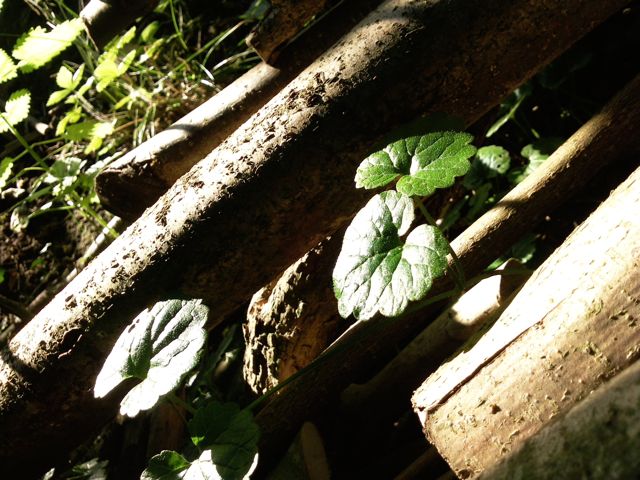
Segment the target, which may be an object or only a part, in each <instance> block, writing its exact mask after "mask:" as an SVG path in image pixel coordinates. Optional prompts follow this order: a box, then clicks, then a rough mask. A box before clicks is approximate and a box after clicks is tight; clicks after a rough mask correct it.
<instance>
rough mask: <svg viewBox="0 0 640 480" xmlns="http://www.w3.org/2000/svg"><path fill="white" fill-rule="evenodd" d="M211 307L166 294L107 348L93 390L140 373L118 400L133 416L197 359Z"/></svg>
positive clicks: (108, 387) (175, 382) (98, 391)
mask: <svg viewBox="0 0 640 480" xmlns="http://www.w3.org/2000/svg"><path fill="white" fill-rule="evenodd" d="M208 310H209V309H208V308H207V307H206V306H204V305H202V303H201V301H200V300H167V301H164V302H158V303H156V304H155V305H154V306H153V308H151V309H150V310H149V309H148V310H145V311H144V312H142V313H141V314H140V315H138V317H136V319H135V320H134V321H133V323H132V324H131V325H130V326H129V327H128V328H127V329H126V330H125V331H124V332H123V333H122V335H121V336H120V338H119V339H118V341H117V342H116V344H115V346H114V347H113V350H112V351H111V353H110V354H109V357H108V358H107V360H106V362H105V364H104V366H103V367H102V370H101V372H100V374H99V375H98V378H97V379H96V386H95V388H94V393H95V396H96V397H98V398H99V397H104V396H105V395H106V394H107V393H109V392H110V391H111V390H112V389H113V388H115V387H116V386H118V385H119V384H120V383H121V382H122V381H123V380H125V379H127V378H139V379H141V380H142V382H141V383H139V384H138V385H136V386H135V387H134V388H133V389H131V391H130V392H129V393H128V394H127V395H126V396H125V398H124V399H123V400H122V402H121V404H120V412H121V413H122V414H123V415H128V416H130V417H133V416H135V415H136V414H137V413H138V412H139V411H141V410H148V409H149V408H151V407H153V406H154V405H155V404H156V402H157V401H158V399H159V398H160V397H161V396H162V395H165V394H167V393H169V392H170V391H172V390H173V389H175V388H177V387H178V386H179V385H180V383H181V382H182V380H183V379H184V378H185V377H186V375H187V374H188V373H189V371H190V370H191V369H192V368H193V367H194V366H195V365H196V364H197V363H198V360H199V359H200V354H201V351H202V347H203V345H204V342H205V339H206V332H205V330H204V328H203V327H204V324H205V323H206V321H207V312H208Z"/></svg>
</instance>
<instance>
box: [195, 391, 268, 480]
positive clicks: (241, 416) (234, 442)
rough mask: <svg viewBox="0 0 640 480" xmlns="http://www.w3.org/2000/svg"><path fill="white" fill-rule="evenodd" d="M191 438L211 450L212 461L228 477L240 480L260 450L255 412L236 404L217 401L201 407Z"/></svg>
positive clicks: (231, 479) (228, 479)
mask: <svg viewBox="0 0 640 480" xmlns="http://www.w3.org/2000/svg"><path fill="white" fill-rule="evenodd" d="M189 432H190V434H191V440H192V441H193V443H194V444H195V445H197V446H198V447H200V448H210V449H211V460H212V462H213V463H214V464H215V466H216V467H215V468H216V470H217V472H218V473H219V474H220V476H221V477H222V478H224V479H225V480H240V479H242V478H244V477H245V475H247V472H249V470H250V468H251V466H252V464H253V462H254V458H255V456H256V454H257V452H258V437H259V436H260V430H259V429H258V426H257V425H256V423H255V421H254V420H253V416H252V415H251V412H249V411H248V410H240V407H238V405H236V404H235V403H220V402H213V403H211V404H209V405H207V406H206V407H205V408H201V409H198V411H197V412H196V414H195V415H194V417H193V419H191V421H190V422H189Z"/></svg>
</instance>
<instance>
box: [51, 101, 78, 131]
mask: <svg viewBox="0 0 640 480" xmlns="http://www.w3.org/2000/svg"><path fill="white" fill-rule="evenodd" d="M81 117H82V109H81V108H80V107H75V108H72V109H71V110H69V111H68V112H67V113H66V114H65V116H64V117H62V119H61V120H60V121H59V122H58V126H57V127H56V135H64V134H65V133H66V131H67V126H68V125H69V124H73V123H76V122H78V121H79V120H80V118H81Z"/></svg>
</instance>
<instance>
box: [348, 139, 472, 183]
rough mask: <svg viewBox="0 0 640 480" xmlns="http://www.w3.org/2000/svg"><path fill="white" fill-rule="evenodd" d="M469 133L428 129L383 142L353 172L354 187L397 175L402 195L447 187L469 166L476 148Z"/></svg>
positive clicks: (386, 181) (381, 181)
mask: <svg viewBox="0 0 640 480" xmlns="http://www.w3.org/2000/svg"><path fill="white" fill-rule="evenodd" d="M472 140H473V137H472V136H471V135H469V134H468V133H460V132H448V131H447V132H431V133H427V134H426V135H422V136H415V137H409V138H405V139H402V140H398V141H396V142H393V143H391V144H389V145H387V146H386V147H385V148H384V149H383V150H381V151H378V152H375V153H373V154H372V155H370V156H368V157H367V158H365V159H364V161H363V162H362V163H361V164H360V166H359V167H358V170H357V172H356V187H364V188H377V187H382V186H384V185H387V184H388V183H390V182H392V181H394V180H395V179H396V178H400V180H399V181H398V183H397V185H396V188H397V190H398V191H399V192H401V193H404V194H405V195H421V196H426V195H431V194H432V193H433V192H434V191H435V190H436V189H438V188H445V187H450V186H451V185H453V182H454V179H455V177H457V176H460V175H464V174H465V173H466V172H467V170H468V169H469V165H470V164H469V160H468V159H469V158H470V157H472V156H473V154H474V153H475V152H476V149H475V147H473V146H472V145H469V143H471V141H472Z"/></svg>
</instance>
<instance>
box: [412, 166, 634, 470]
mask: <svg viewBox="0 0 640 480" xmlns="http://www.w3.org/2000/svg"><path fill="white" fill-rule="evenodd" d="M639 207H640V169H638V170H636V171H635V172H634V173H633V174H632V175H631V176H630V177H629V178H628V179H627V180H626V181H625V182H623V183H622V184H621V185H620V186H619V187H618V188H617V189H616V190H615V191H614V193H613V194H612V195H611V196H610V197H609V198H608V199H607V200H606V201H605V202H604V203H603V204H602V205H601V206H600V207H598V209H597V210H596V211H595V212H594V213H593V214H591V216H590V217H589V218H588V219H587V220H586V221H585V222H583V223H582V225H581V226H580V227H578V228H577V229H576V230H575V231H574V232H573V233H572V234H571V235H570V236H569V237H568V238H567V240H566V241H565V242H564V243H563V244H562V246H561V247H560V248H558V249H557V250H556V251H555V252H554V253H553V254H552V255H551V256H550V257H549V258H548V259H547V261H545V263H544V264H543V265H542V266H541V267H540V268H539V269H538V270H536V272H535V273H534V275H533V276H532V277H531V279H530V280H529V281H528V282H527V283H526V284H525V286H524V287H523V288H522V290H521V291H520V293H518V295H517V296H516V298H515V299H514V301H513V302H512V303H511V305H510V306H509V307H508V308H507V309H506V310H505V312H504V313H503V314H502V315H501V317H500V318H499V320H498V321H497V322H496V324H495V325H494V326H493V327H492V328H491V329H490V330H489V331H488V332H487V333H486V334H485V335H484V336H483V337H482V338H481V339H480V340H478V341H477V343H476V344H475V345H473V346H472V343H469V344H466V345H464V346H463V347H462V350H463V351H462V352H461V353H460V354H458V355H457V356H456V357H455V358H454V359H453V360H451V361H450V362H449V363H447V364H445V365H443V366H442V367H440V368H439V369H438V370H437V371H436V372H435V373H434V374H433V375H431V376H430V377H429V379H428V380H427V381H425V382H424V383H423V385H422V386H421V387H420V389H419V390H418V391H416V393H415V395H414V399H413V402H414V409H415V411H416V412H417V413H418V415H419V416H420V420H421V422H422V424H423V425H424V428H425V433H426V434H427V436H428V438H429V441H430V442H431V443H432V444H433V445H434V446H435V447H436V448H437V449H438V450H439V451H440V453H441V455H442V456H443V457H444V458H445V459H446V460H447V462H448V463H449V464H450V465H451V467H452V469H453V470H454V471H455V472H456V474H457V475H458V476H459V477H461V478H471V477H474V476H476V475H478V474H479V473H480V472H482V471H484V470H485V469H486V468H488V467H490V466H492V465H495V463H496V462H498V461H499V459H500V458H502V457H503V456H505V455H508V454H509V453H510V452H511V451H513V450H515V449H517V448H518V447H519V446H520V445H522V443H523V442H524V441H525V440H526V439H528V438H530V437H531V436H533V435H535V434H536V432H538V431H539V430H540V429H541V428H542V427H543V426H544V425H545V424H547V423H548V422H549V420H550V419H551V418H553V417H554V416H556V415H558V414H559V413H562V412H564V411H567V410H568V409H569V408H571V407H572V406H573V405H575V403H576V402H578V401H579V400H580V399H582V398H584V397H585V396H587V395H588V394H589V393H590V392H591V391H592V390H594V389H596V388H597V387H598V386H599V385H601V384H602V383H603V382H604V381H605V379H607V378H609V377H611V376H613V375H615V374H616V373H617V372H618V371H620V370H622V369H624V368H625V367H626V366H628V365H629V364H630V363H632V362H633V361H635V360H636V359H638V358H639V357H640V348H638V345H640V268H639V267H640V261H639V260H638V255H637V254H638V253H639V252H640V219H639V218H638V216H637V215H632V214H630V213H631V212H637V211H638V208H639Z"/></svg>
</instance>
